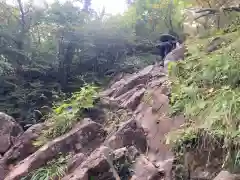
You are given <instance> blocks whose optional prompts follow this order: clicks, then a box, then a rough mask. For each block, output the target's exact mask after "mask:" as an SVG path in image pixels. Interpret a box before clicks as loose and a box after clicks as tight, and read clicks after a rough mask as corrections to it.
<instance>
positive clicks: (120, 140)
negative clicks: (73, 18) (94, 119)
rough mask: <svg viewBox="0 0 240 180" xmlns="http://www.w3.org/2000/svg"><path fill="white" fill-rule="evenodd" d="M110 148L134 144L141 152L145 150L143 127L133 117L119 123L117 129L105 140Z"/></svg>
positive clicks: (145, 142)
mask: <svg viewBox="0 0 240 180" xmlns="http://www.w3.org/2000/svg"><path fill="white" fill-rule="evenodd" d="M105 144H106V145H107V146H109V147H110V148H112V149H119V148H122V147H129V146H135V147H136V148H137V149H138V150H140V151H141V152H145V151H146V150H147V141H146V135H145V131H144V129H143V128H142V127H141V125H140V124H139V122H137V121H136V120H135V119H134V118H132V119H130V120H128V121H127V122H125V123H123V124H122V125H120V128H119V129H118V131H117V132H116V133H114V134H112V135H111V136H110V138H108V139H107V140H106V141H105Z"/></svg>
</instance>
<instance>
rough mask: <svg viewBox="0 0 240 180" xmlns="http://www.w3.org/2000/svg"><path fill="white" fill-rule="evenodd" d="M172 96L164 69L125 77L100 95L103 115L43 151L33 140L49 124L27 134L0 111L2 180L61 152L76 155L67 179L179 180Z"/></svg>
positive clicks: (227, 179) (177, 120) (16, 179)
mask: <svg viewBox="0 0 240 180" xmlns="http://www.w3.org/2000/svg"><path fill="white" fill-rule="evenodd" d="M169 94H170V88H169V82H168V79H167V75H166V72H165V70H164V68H163V67H161V66H159V65H150V66H148V67H146V68H144V69H142V70H141V71H139V72H136V73H134V74H126V75H123V76H122V77H120V78H116V80H115V82H114V83H113V84H112V85H111V86H110V87H109V88H108V89H106V90H105V91H103V92H101V93H100V97H101V98H100V105H99V107H98V108H102V109H105V110H106V111H104V112H105V114H104V116H102V117H100V116H99V117H98V116H96V115H95V116H94V118H92V119H90V118H85V119H83V120H81V121H80V122H79V123H78V124H76V125H75V127H74V128H73V129H72V130H71V131H70V132H68V133H67V134H65V135H63V136H60V137H58V138H56V139H54V140H53V141H51V142H48V143H47V144H45V145H44V146H42V147H40V148H38V147H36V146H34V144H33V142H34V140H36V139H37V137H38V136H39V134H40V133H41V131H42V129H44V128H45V125H44V124H37V125H34V126H32V127H30V128H29V129H28V130H27V131H25V132H23V130H22V129H21V127H20V126H19V125H18V124H17V123H16V122H15V121H14V119H13V118H11V117H10V116H8V115H6V114H4V113H1V114H0V142H1V144H0V153H1V157H0V180H20V179H21V178H23V177H25V176H26V175H28V174H29V173H30V172H32V171H34V170H36V169H38V168H40V167H43V166H44V165H46V163H47V162H49V161H51V160H53V159H55V158H57V157H58V156H59V155H60V154H71V157H70V158H69V159H67V168H66V170H65V174H64V175H63V177H62V179H63V180H89V179H91V180H120V179H121V180H129V179H131V180H162V179H164V180H171V179H174V178H173V172H172V169H173V163H174V159H175V158H174V154H173V152H171V147H170V146H169V145H167V144H166V143H165V135H166V134H167V133H169V132H170V131H172V130H174V129H177V128H181V125H182V124H183V123H184V117H183V116H175V117H169V116H168V110H169ZM106 112H108V113H106ZM110 115H114V117H115V118H109V117H110ZM101 118H103V120H101ZM188 163H191V162H188ZM56 179H57V178H56ZM190 179H203V178H202V177H200V176H199V177H194V178H192V177H190ZM205 179H208V178H207V177H206V178H205ZM236 179H239V176H237V175H233V174H230V173H228V172H227V171H222V172H220V174H219V175H218V176H217V177H216V178H214V180H236Z"/></svg>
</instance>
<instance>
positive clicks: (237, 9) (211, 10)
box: [194, 7, 240, 20]
mask: <svg viewBox="0 0 240 180" xmlns="http://www.w3.org/2000/svg"><path fill="white" fill-rule="evenodd" d="M221 11H223V12H232V11H235V12H240V7H226V8H221V9H214V8H204V9H200V10H198V11H195V13H202V12H206V13H205V14H201V15H200V16H198V17H196V18H195V19H194V20H197V19H199V18H202V17H205V16H209V15H215V14H217V13H220V12H221Z"/></svg>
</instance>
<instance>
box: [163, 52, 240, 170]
mask: <svg viewBox="0 0 240 180" xmlns="http://www.w3.org/2000/svg"><path fill="white" fill-rule="evenodd" d="M239 70H240V54H239V53H238V52H236V51H235V50H234V49H233V48H232V49H230V50H229V51H226V49H224V53H222V52H221V50H220V51H219V52H218V53H214V54H212V55H202V54H200V53H196V54H193V56H191V57H189V58H187V59H186V60H185V61H182V62H179V63H177V64H176V63H175V64H172V67H171V69H170V73H169V76H170V80H171V82H172V95H171V104H172V114H178V113H183V114H184V115H185V117H186V119H187V122H186V124H185V126H184V127H183V129H181V130H179V131H177V132H174V133H172V134H171V135H170V136H169V139H168V141H169V142H172V143H173V144H175V145H176V146H178V147H180V146H182V149H185V150H186V149H188V150H190V149H191V150H197V149H198V150H199V149H201V148H203V147H204V148H208V149H209V151H210V152H212V151H214V150H215V149H217V148H220V149H223V153H222V156H223V157H224V158H223V160H222V165H223V166H226V167H228V168H231V169H232V170H233V169H239V165H240V164H239V147H240V141H239V138H240V121H239V119H240V98H239V97H240V88H239V82H240V74H239V72H240V71H239ZM193 141H195V142H196V143H194V144H191V145H190V147H189V142H193ZM216 141H217V142H216ZM187 142H188V143H187ZM186 143H187V144H186ZM203 143H204V145H203ZM206 146H207V147H206ZM187 147H188V148H187ZM229 154H231V156H230V155H229ZM219 158H220V157H219ZM220 159H221V158H220Z"/></svg>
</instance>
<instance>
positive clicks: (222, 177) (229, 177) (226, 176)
mask: <svg viewBox="0 0 240 180" xmlns="http://www.w3.org/2000/svg"><path fill="white" fill-rule="evenodd" d="M214 180H240V175H237V174H231V173H230V172H228V171H221V172H220V173H219V174H218V175H217V177H215V178H214Z"/></svg>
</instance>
